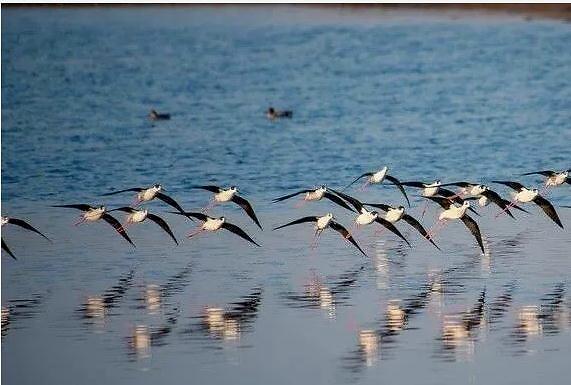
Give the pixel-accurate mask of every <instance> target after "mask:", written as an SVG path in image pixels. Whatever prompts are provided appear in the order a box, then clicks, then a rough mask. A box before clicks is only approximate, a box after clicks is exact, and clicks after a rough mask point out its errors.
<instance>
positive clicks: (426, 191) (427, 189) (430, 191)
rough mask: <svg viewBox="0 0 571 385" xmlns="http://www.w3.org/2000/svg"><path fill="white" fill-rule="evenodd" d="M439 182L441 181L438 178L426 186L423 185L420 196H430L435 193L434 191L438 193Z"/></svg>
mask: <svg viewBox="0 0 571 385" xmlns="http://www.w3.org/2000/svg"><path fill="white" fill-rule="evenodd" d="M441 184H442V183H441V182H440V181H439V180H437V181H435V182H434V183H431V184H429V185H426V187H424V189H423V190H422V196H424V197H432V196H434V195H436V193H438V189H439V187H440V185H441Z"/></svg>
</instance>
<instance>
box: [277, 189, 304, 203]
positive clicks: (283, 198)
mask: <svg viewBox="0 0 571 385" xmlns="http://www.w3.org/2000/svg"><path fill="white" fill-rule="evenodd" d="M311 191H313V190H300V191H298V192H294V193H293V194H288V195H284V196H283V197H279V198H276V199H274V200H273V201H272V202H273V203H277V202H281V201H285V200H286V199H289V198H292V197H294V196H296V195H299V194H305V193H308V192H311Z"/></svg>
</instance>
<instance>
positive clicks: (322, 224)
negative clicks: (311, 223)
mask: <svg viewBox="0 0 571 385" xmlns="http://www.w3.org/2000/svg"><path fill="white" fill-rule="evenodd" d="M332 220H333V214H331V213H327V214H325V215H324V216H322V217H319V218H317V222H316V224H315V228H316V230H324V229H325V228H326V227H327V226H329V224H330V223H331V221H332Z"/></svg>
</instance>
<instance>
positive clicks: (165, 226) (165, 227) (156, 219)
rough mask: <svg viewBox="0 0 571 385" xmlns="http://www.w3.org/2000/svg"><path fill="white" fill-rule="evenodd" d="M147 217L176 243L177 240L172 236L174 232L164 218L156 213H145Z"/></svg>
mask: <svg viewBox="0 0 571 385" xmlns="http://www.w3.org/2000/svg"><path fill="white" fill-rule="evenodd" d="M147 218H149V219H150V220H151V221H153V222H155V223H156V224H157V225H159V226H161V229H163V230H164V231H166V233H167V234H168V235H170V237H171V238H172V240H173V241H174V243H176V244H177V245H178V241H177V240H176V238H175V237H174V234H173V233H172V231H171V228H170V227H169V225H168V224H167V223H166V222H165V220H164V219H163V218H161V217H159V216H158V215H154V214H147Z"/></svg>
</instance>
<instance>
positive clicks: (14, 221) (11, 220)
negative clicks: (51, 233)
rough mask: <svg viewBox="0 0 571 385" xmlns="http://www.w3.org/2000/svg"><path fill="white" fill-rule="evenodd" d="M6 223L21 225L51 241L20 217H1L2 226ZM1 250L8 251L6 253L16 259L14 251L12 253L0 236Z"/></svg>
mask: <svg viewBox="0 0 571 385" xmlns="http://www.w3.org/2000/svg"><path fill="white" fill-rule="evenodd" d="M7 224H11V225H15V226H19V227H22V228H24V229H26V230H29V231H33V232H34V233H36V234H39V235H41V236H42V237H44V238H45V239H47V240H48V241H50V242H51V241H52V240H51V239H49V238H48V237H46V236H45V235H44V234H42V233H41V232H40V231H39V230H38V229H36V228H35V227H33V226H32V225H30V224H29V223H28V222H26V221H24V220H22V219H18V218H10V217H4V216H3V217H2V226H1V227H4V225H7ZM2 250H4V251H5V252H6V253H8V255H10V256H11V257H12V258H14V259H15V260H17V258H16V256H15V255H14V253H12V251H11V250H10V248H9V247H8V245H7V244H6V242H4V239H3V238H2Z"/></svg>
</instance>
